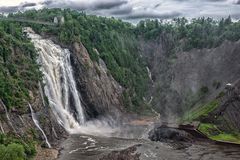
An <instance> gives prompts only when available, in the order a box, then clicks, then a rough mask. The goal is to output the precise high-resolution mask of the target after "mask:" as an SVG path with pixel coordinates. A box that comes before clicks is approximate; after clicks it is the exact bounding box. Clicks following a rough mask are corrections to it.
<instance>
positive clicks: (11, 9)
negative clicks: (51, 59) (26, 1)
mask: <svg viewBox="0 0 240 160" xmlns="http://www.w3.org/2000/svg"><path fill="white" fill-rule="evenodd" d="M18 10H19V8H18V6H9V7H0V12H4V13H11V12H17V11H18Z"/></svg>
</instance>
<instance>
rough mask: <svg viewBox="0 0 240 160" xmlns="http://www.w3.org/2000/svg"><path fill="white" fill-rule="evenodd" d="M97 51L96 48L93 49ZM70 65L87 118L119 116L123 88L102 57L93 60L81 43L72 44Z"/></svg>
mask: <svg viewBox="0 0 240 160" xmlns="http://www.w3.org/2000/svg"><path fill="white" fill-rule="evenodd" d="M95 51H96V52H98V51H97V50H95ZM71 61H72V66H73V69H74V74H75V78H76V83H77V86H78V89H79V92H80V93H81V97H82V103H83V104H84V107H85V111H86V112H87V115H88V116H87V117H88V119H91V118H100V117H104V116H107V115H109V116H114V117H115V120H116V119H117V118H118V117H119V113H120V112H119V111H123V110H124V107H123V101H122V91H123V88H122V87H121V86H120V85H119V84H118V83H117V82H116V81H115V80H114V78H113V77H112V76H111V74H110V73H109V72H108V69H107V67H106V65H105V63H104V61H103V60H102V59H99V61H98V62H93V61H92V60H91V59H90V57H89V54H88V52H87V50H86V48H85V47H84V46H83V44H81V43H74V44H73V46H72V57H71Z"/></svg>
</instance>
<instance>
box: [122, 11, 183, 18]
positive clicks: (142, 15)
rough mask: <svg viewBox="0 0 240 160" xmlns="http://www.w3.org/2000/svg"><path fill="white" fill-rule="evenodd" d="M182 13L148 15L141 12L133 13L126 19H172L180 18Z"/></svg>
mask: <svg viewBox="0 0 240 160" xmlns="http://www.w3.org/2000/svg"><path fill="white" fill-rule="evenodd" d="M180 15H181V13H179V12H170V13H150V12H149V13H146V12H139V13H133V14H131V15H128V16H126V17H124V18H126V19H146V18H151V19H155V18H158V19H171V18H174V17H178V16H180Z"/></svg>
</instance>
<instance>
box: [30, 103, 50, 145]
mask: <svg viewBox="0 0 240 160" xmlns="http://www.w3.org/2000/svg"><path fill="white" fill-rule="evenodd" d="M28 105H29V108H30V111H31V115H32V119H33V122H34V124H35V125H36V127H37V128H38V129H39V130H40V131H41V132H42V135H43V137H44V139H45V142H46V144H47V145H48V148H51V145H50V143H49V142H48V139H47V136H46V134H45V133H44V131H43V130H42V128H41V127H40V125H39V122H38V120H37V117H36V115H35V113H34V111H33V109H32V106H31V105H30V104H28Z"/></svg>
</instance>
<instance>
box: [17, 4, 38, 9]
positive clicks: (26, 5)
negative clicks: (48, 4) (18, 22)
mask: <svg viewBox="0 0 240 160" xmlns="http://www.w3.org/2000/svg"><path fill="white" fill-rule="evenodd" d="M36 5H37V3H24V4H23V5H22V6H21V7H23V8H26V7H34V6H36Z"/></svg>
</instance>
